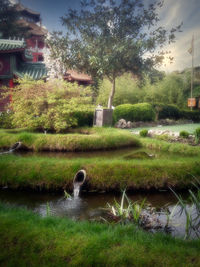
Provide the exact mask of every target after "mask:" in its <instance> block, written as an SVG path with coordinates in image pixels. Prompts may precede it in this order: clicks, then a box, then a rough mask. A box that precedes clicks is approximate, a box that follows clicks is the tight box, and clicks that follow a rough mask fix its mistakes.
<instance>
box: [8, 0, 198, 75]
mask: <svg viewBox="0 0 200 267" xmlns="http://www.w3.org/2000/svg"><path fill="white" fill-rule="evenodd" d="M12 1H15V2H18V0H12ZM148 1H150V0H145V3H146V2H148ZM21 3H22V4H23V5H24V6H26V7H28V8H31V9H33V10H35V11H38V12H40V13H41V17H42V24H43V25H44V26H46V28H47V29H48V30H49V31H50V32H51V31H54V30H57V31H64V27H63V26H62V24H61V19H60V17H61V16H63V15H64V14H65V13H67V10H68V8H72V9H78V8H79V7H80V1H79V0H21ZM158 13H159V17H160V22H159V23H160V25H161V26H164V27H166V28H167V29H171V28H172V27H173V26H177V25H179V24H180V23H181V22H183V26H182V32H181V33H178V34H177V35H176V42H175V43H173V44H171V45H168V44H167V45H166V46H165V47H164V49H165V50H167V51H169V50H170V51H171V55H170V56H172V57H174V60H173V63H172V64H170V63H169V61H168V60H165V61H164V64H163V65H162V66H161V67H159V70H163V71H166V72H171V71H175V70H179V71H181V70H183V69H185V68H188V67H191V61H192V60H191V55H190V54H189V53H188V49H189V48H190V47H191V40H192V36H193V35H194V65H195V66H200V0H165V1H164V5H163V7H162V8H161V9H160V10H159V11H158Z"/></svg>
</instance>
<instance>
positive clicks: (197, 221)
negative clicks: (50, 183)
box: [171, 178, 200, 239]
mask: <svg viewBox="0 0 200 267" xmlns="http://www.w3.org/2000/svg"><path fill="white" fill-rule="evenodd" d="M195 180H196V182H195V183H193V186H194V187H195V189H196V191H192V190H191V189H189V190H188V191H189V200H190V202H191V205H190V207H189V206H188V205H187V202H186V201H184V200H183V198H182V197H181V196H179V195H177V194H176V192H175V191H173V190H172V189H171V190H172V192H173V193H174V195H175V196H176V198H177V199H178V204H179V205H180V206H181V209H180V211H179V213H180V214H182V213H183V212H184V213H185V217H186V226H185V239H186V238H187V239H188V238H189V237H190V236H191V234H192V232H194V234H195V235H196V236H197V237H198V238H199V237H200V187H199V186H200V183H199V181H198V180H197V179H196V178H195Z"/></svg>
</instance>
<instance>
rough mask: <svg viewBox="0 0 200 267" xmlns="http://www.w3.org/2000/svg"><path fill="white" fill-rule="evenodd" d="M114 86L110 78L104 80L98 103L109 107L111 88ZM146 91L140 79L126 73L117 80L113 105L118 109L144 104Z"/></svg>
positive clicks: (100, 88)
mask: <svg viewBox="0 0 200 267" xmlns="http://www.w3.org/2000/svg"><path fill="white" fill-rule="evenodd" d="M111 86H112V84H111V82H110V81H109V80H108V78H104V79H103V81H102V82H101V83H100V87H99V95H98V97H97V100H96V103H97V104H101V105H103V106H106V105H107V101H108V97H109V93H110V88H111ZM144 94H145V91H144V90H143V88H142V87H140V82H139V80H138V79H136V78H135V77H133V75H132V74H131V73H125V74H123V75H121V76H119V77H117V78H116V92H115V95H114V99H113V105H114V106H115V107H116V106H118V105H121V104H128V103H129V104H136V103H139V102H143V99H144Z"/></svg>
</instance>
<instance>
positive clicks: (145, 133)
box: [140, 129, 148, 137]
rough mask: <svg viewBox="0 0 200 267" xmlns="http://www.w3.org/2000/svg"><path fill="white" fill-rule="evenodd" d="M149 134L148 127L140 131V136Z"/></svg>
mask: <svg viewBox="0 0 200 267" xmlns="http://www.w3.org/2000/svg"><path fill="white" fill-rule="evenodd" d="M147 134H148V130H147V129H143V130H141V131H140V136H142V137H146V136H147Z"/></svg>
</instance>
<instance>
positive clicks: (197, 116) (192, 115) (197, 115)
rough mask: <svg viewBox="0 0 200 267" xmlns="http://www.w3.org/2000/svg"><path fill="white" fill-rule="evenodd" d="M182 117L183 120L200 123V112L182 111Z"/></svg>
mask: <svg viewBox="0 0 200 267" xmlns="http://www.w3.org/2000/svg"><path fill="white" fill-rule="evenodd" d="M181 117H182V118H183V119H187V120H192V121H193V122H200V111H199V110H181Z"/></svg>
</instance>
